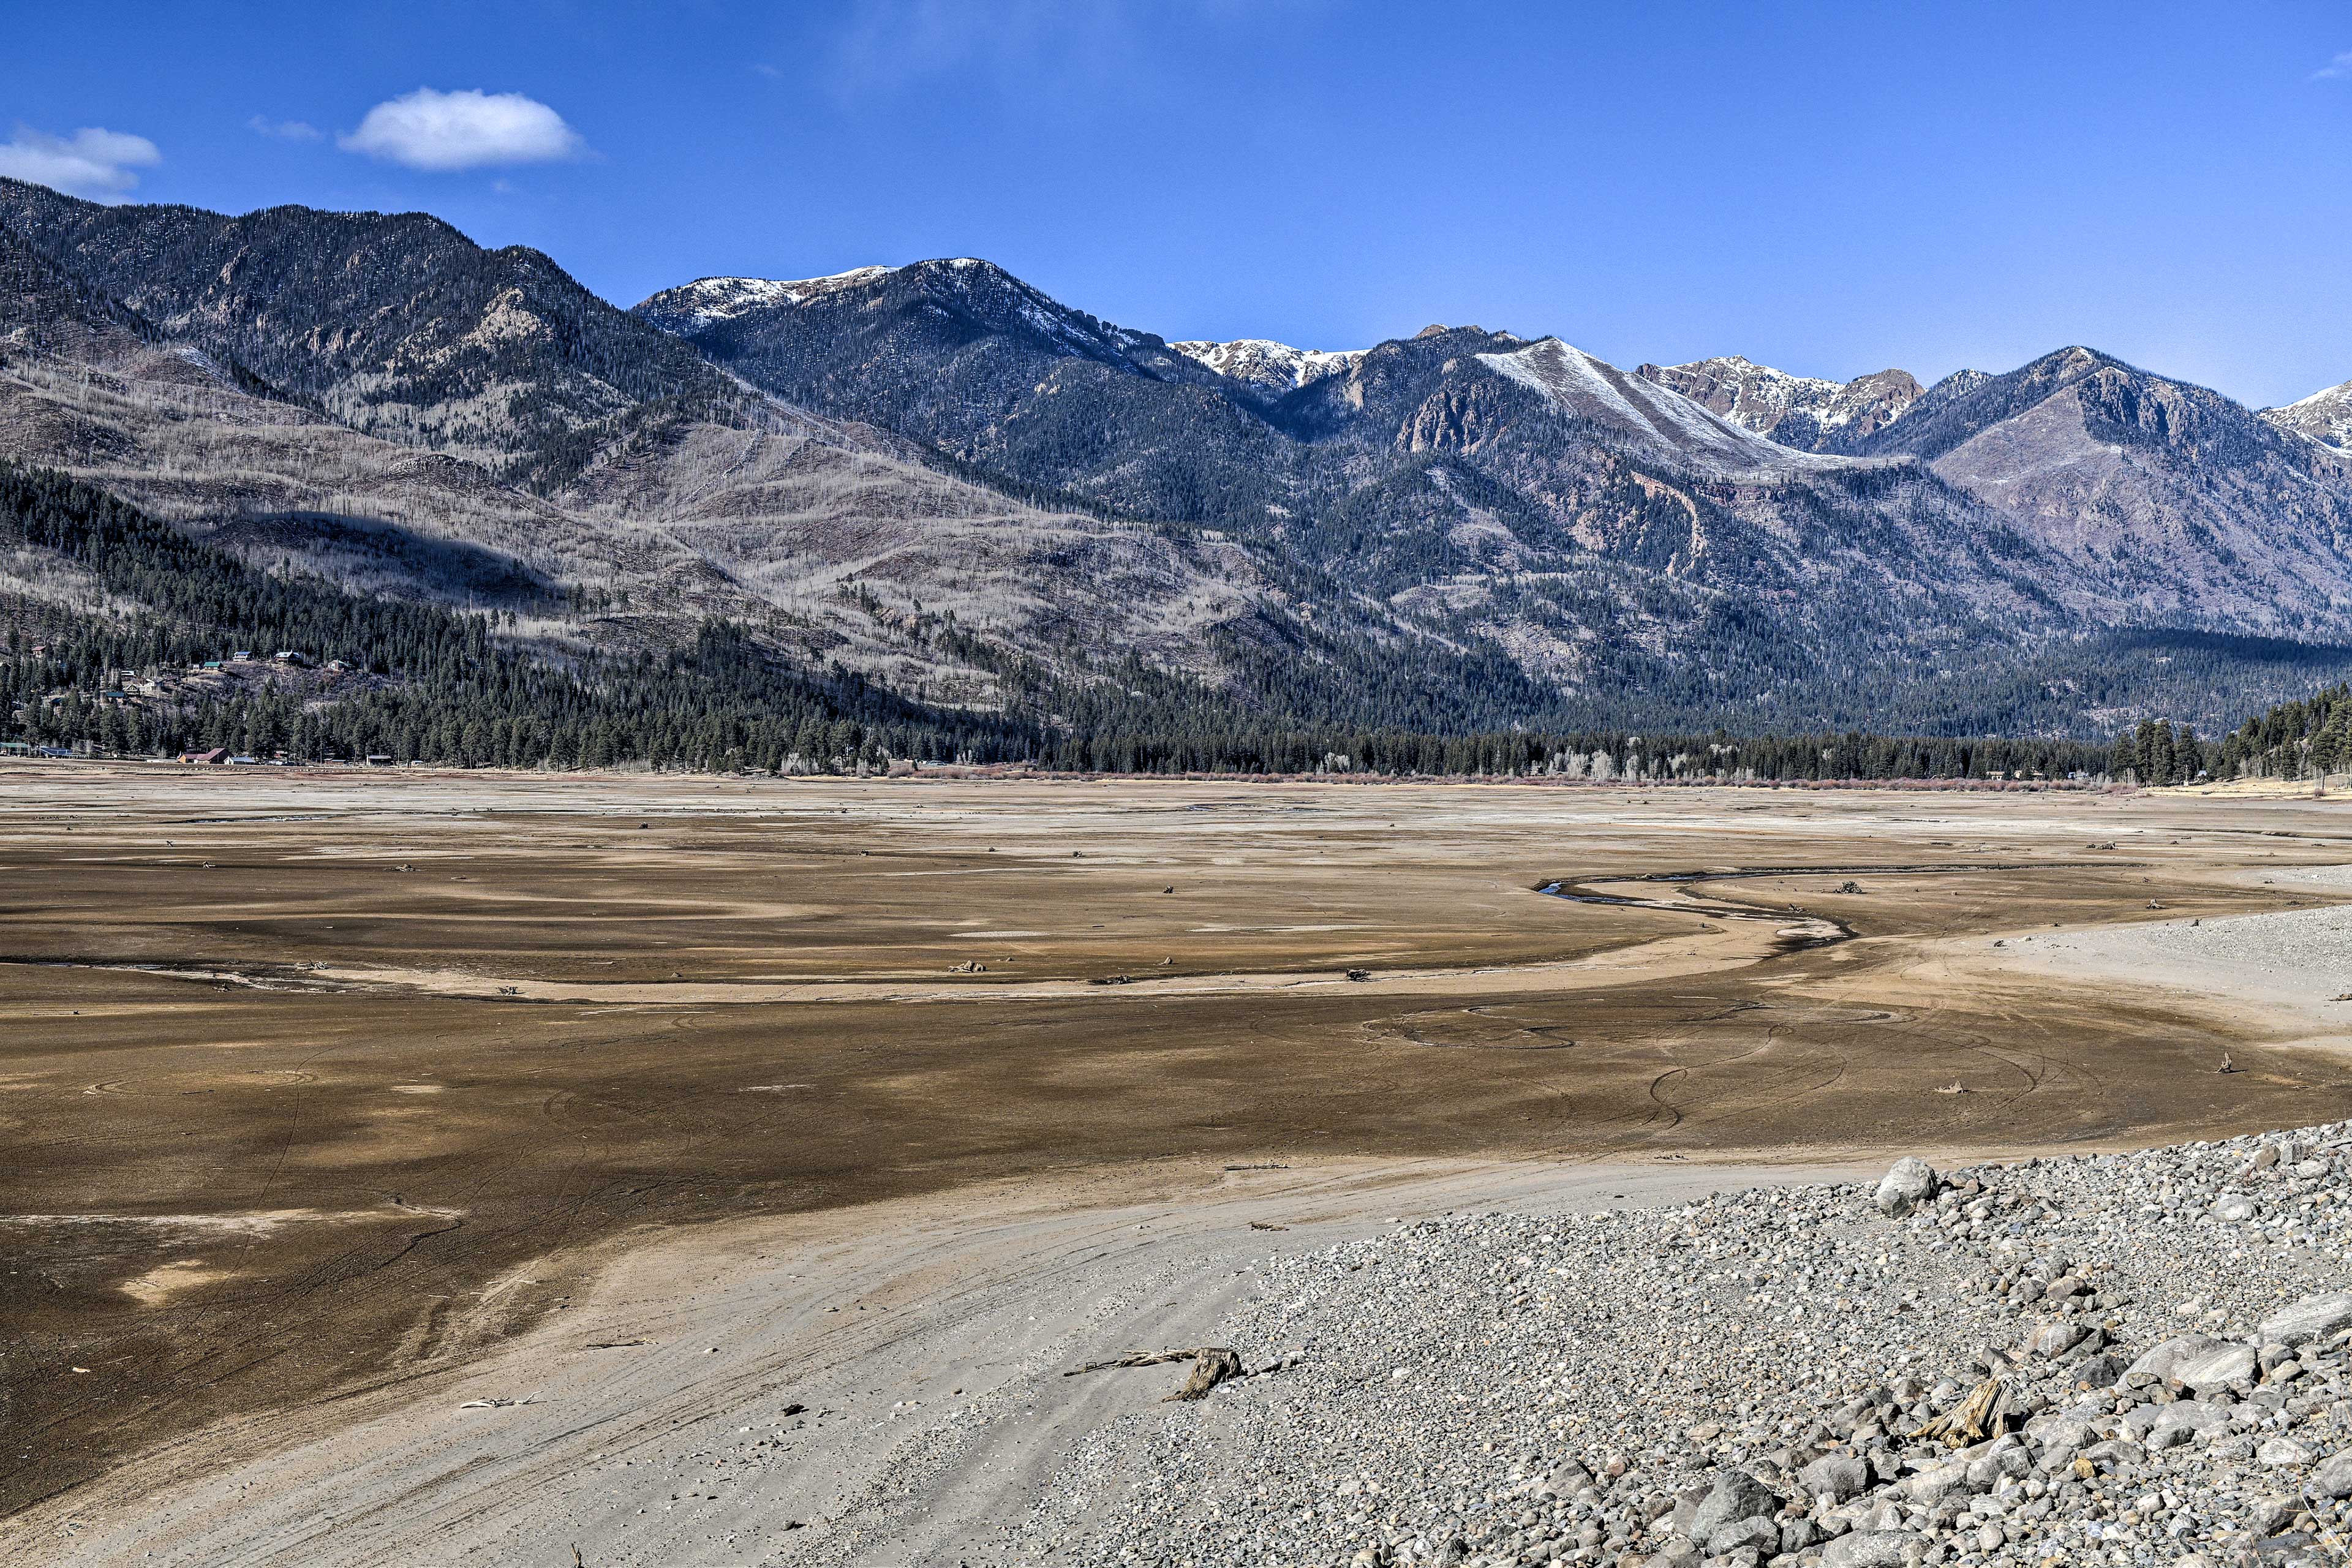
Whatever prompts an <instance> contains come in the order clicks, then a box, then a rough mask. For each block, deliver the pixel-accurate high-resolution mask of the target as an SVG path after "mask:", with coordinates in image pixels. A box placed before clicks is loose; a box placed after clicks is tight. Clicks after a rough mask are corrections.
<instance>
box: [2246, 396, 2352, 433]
mask: <svg viewBox="0 0 2352 1568" xmlns="http://www.w3.org/2000/svg"><path fill="white" fill-rule="evenodd" d="M2262 414H2263V418H2265V419H2267V420H2269V421H2270V422H2271V423H2272V424H2273V425H2275V426H2279V428H2281V429H2283V430H2293V431H2294V432H2295V433H2296V434H2297V435H2301V436H2308V437H2311V438H2312V439H2313V440H2315V441H2318V442H2322V443H2324V444H2326V445H2327V446H2330V447H2347V446H2352V381H2347V382H2344V383H2342V384H2338V385H2336V386H2331V387H2328V388H2326V389H2325V390H2324V391H2320V392H2315V393H2313V394H2312V395H2310V396H2309V397H2304V398H2298V399H2296V400H2295V401H2294V402H2293V403H2290V404H2287V405H2285V406H2284V407H2282V408H2265V409H2263V411H2262Z"/></svg>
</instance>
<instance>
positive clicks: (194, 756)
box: [180, 746, 228, 766]
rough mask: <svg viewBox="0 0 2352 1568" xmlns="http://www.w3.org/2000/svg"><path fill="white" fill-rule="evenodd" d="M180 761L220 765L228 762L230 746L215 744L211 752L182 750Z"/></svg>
mask: <svg viewBox="0 0 2352 1568" xmlns="http://www.w3.org/2000/svg"><path fill="white" fill-rule="evenodd" d="M180 761H182V762H184V763H213V764H214V765H215V766H219V765H222V764H225V763H227V761H228V748H227V747H226V746H215V747H214V748H213V749H212V750H211V751H209V752H181V753H180Z"/></svg>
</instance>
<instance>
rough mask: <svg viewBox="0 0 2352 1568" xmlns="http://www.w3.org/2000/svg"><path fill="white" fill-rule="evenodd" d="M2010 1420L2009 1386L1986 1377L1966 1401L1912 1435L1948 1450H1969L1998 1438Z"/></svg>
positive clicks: (1962, 1401) (1995, 1378) (1954, 1406)
mask: <svg viewBox="0 0 2352 1568" xmlns="http://www.w3.org/2000/svg"><path fill="white" fill-rule="evenodd" d="M2009 1420H2010V1408H2009V1387H2008V1385H2007V1384H2004V1383H2002V1382H2001V1381H2000V1379H1999V1378H1997V1377H1993V1378H1987V1379H1986V1380H1985V1381H1984V1382H1982V1383H1979V1384H1977V1385H1976V1387H1975V1388H1974V1389H1972V1390H1971V1391H1970V1392H1969V1396H1968V1397H1967V1398H1966V1399H1963V1400H1961V1401H1960V1402H1959V1403H1958V1405H1953V1406H1952V1407H1951V1408H1950V1409H1949V1410H1947V1411H1945V1412H1944V1413H1943V1414H1942V1415H1938V1416H1937V1417H1936V1418H1935V1419H1934V1420H1932V1421H1930V1422H1928V1423H1927V1425H1926V1426H1922V1427H1920V1428H1919V1429H1918V1430H1917V1431H1916V1432H1914V1433H1912V1434H1911V1436H1914V1437H1926V1438H1928V1439H1930V1440H1932V1441H1934V1442H1938V1443H1941V1444H1943V1445H1944V1447H1948V1448H1966V1447H1970V1446H1971V1445H1973V1444H1977V1443H1981V1442H1983V1441H1985V1439H1987V1438H1989V1437H1998V1436H2000V1434H2001V1432H2002V1430H2003V1429H2004V1428H2005V1427H2006V1426H2008V1424H2009Z"/></svg>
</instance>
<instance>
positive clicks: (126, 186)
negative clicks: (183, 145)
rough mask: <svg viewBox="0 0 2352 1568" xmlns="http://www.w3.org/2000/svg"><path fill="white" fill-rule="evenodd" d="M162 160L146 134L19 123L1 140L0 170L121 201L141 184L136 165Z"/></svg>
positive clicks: (94, 197) (61, 188)
mask: <svg viewBox="0 0 2352 1568" xmlns="http://www.w3.org/2000/svg"><path fill="white" fill-rule="evenodd" d="M162 162H163V153H159V152H157V151H156V150H155V143H153V142H150V141H148V140H147V138H145V137H144V136H131V135H126V134H125V133H123V132H120V131H101V130H100V129H99V128H98V127H97V126H95V125H88V126H84V127H83V128H82V129H81V130H79V131H77V132H74V133H73V134H72V135H71V136H47V135H44V134H42V133H41V132H38V131H35V130H33V129H32V128H31V127H29V126H25V125H19V126H18V127H16V135H15V136H13V137H11V138H10V139H9V140H7V141H6V142H0V174H5V175H6V176H7V177H8V178H10V179H12V180H29V181H31V182H32V183H33V184H37V185H47V186H48V187H49V188H50V189H51V190H58V191H63V192H65V193H66V195H69V196H88V197H89V199H90V200H92V201H98V202H108V201H121V199H122V198H123V197H124V196H125V195H129V194H130V192H131V189H132V187H134V186H136V185H137V184H139V176H138V175H137V174H132V173H131V171H132V170H133V169H144V168H148V167H150V166H152V165H153V164H156V163H162Z"/></svg>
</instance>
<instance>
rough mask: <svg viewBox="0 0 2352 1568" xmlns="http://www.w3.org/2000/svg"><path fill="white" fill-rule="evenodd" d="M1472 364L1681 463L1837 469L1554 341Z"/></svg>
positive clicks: (1828, 460) (1741, 467)
mask: <svg viewBox="0 0 2352 1568" xmlns="http://www.w3.org/2000/svg"><path fill="white" fill-rule="evenodd" d="M1477 359H1478V363H1481V364H1483V365H1485V366H1486V367H1487V368H1488V369H1490V370H1492V371H1494V372H1496V374H1499V375H1503V376H1507V377H1508V378H1509V379H1510V380H1512V381H1516V382H1517V383H1519V384H1521V385H1523V386H1527V387H1530V388H1532V389H1533V390H1535V391H1536V392H1538V393H1540V394H1542V395H1543V396H1544V397H1545V398H1546V399H1547V400H1548V401H1549V402H1550V403H1551V404H1552V405H1554V406H1555V407H1558V408H1559V409H1561V410H1562V411H1564V412H1566V413H1570V414H1574V415H1577V416H1581V417H1583V418H1587V419H1593V420H1598V421H1600V422H1601V423H1603V424H1607V425H1613V426H1618V427H1619V428H1621V429H1623V430H1626V431H1629V432H1630V433H1632V434H1633V435H1636V436H1643V437H1648V438H1649V439H1650V440H1652V441H1653V442H1655V443H1657V444H1658V445H1660V446H1663V447H1665V448H1667V449H1668V450H1669V451H1671V452H1672V453H1674V454H1675V455H1676V456H1678V457H1681V458H1685V459H1686V460H1695V461H1698V462H1703V463H1706V464H1708V465H1711V466H1715V467H1719V468H1726V469H1730V470H1735V471H1752V470H1757V469H1787V468H1830V467H1838V466H1840V465H1839V464H1838V463H1837V461H1836V460H1835V459H1833V458H1816V457H1812V456H1811V455H1810V454H1806V453H1801V452H1795V451H1791V450H1790V449H1789V448H1788V447H1782V446H1779V445H1777V444H1775V443H1774V442H1771V441H1769V440H1767V439H1765V438H1764V437H1761V436H1759V435H1757V434H1756V433H1755V432H1754V431H1752V430H1749V429H1748V428H1747V427H1746V426H1740V425H1735V424H1733V423H1732V422H1731V421H1730V420H1728V419H1727V418H1725V417H1724V416H1722V415H1719V414H1717V413H1716V412H1715V411H1714V410H1713V409H1711V408H1707V407H1706V406H1705V405H1701V404H1698V403H1695V402H1693V401H1692V400H1691V399H1689V398H1687V397H1685V396H1684V395H1682V394H1680V393H1678V392H1675V391H1673V390H1672V389H1670V388H1667V387H1664V386H1661V385H1658V384H1655V383H1654V382H1650V381H1646V380H1644V379H1643V378H1642V377H1640V376H1637V375H1629V374H1626V373H1625V372H1624V371H1622V370H1620V369H1618V368H1617V367H1616V366H1615V365H1613V364H1611V363H1609V362H1608V361H1606V360H1604V359H1601V358H1599V357H1598V356H1596V355H1593V354H1589V353H1585V352H1584V351H1583V350H1582V349H1580V348H1577V347H1575V346H1574V345H1573V344H1570V343H1565V342H1560V340H1559V339H1558V338H1542V339H1538V341H1537V342H1533V343H1530V344H1528V346H1527V347H1526V348H1523V349H1518V350H1515V351H1513V352H1511V353H1483V354H1480V355H1478V356H1477Z"/></svg>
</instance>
